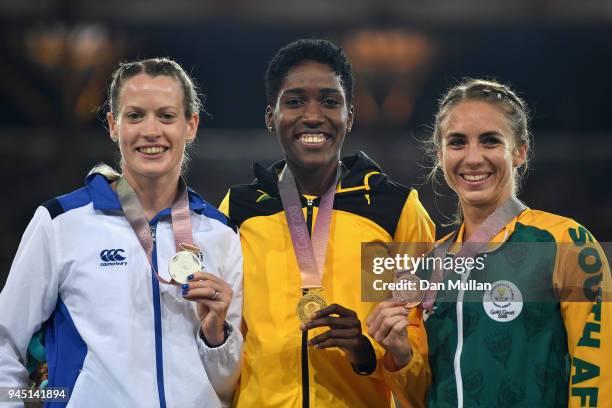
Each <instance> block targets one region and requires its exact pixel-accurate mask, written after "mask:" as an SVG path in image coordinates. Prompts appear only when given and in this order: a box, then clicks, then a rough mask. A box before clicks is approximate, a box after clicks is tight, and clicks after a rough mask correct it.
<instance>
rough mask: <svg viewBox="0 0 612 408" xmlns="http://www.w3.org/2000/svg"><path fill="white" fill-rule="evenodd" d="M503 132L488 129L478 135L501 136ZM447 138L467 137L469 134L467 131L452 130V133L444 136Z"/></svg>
mask: <svg viewBox="0 0 612 408" xmlns="http://www.w3.org/2000/svg"><path fill="white" fill-rule="evenodd" d="M501 135H502V134H501V133H500V132H498V131H496V130H488V131H486V132H484V133H481V134H479V135H478V137H487V136H501ZM444 137H445V138H449V137H467V135H466V134H465V133H461V132H452V133H448V134H447V135H445V136H444Z"/></svg>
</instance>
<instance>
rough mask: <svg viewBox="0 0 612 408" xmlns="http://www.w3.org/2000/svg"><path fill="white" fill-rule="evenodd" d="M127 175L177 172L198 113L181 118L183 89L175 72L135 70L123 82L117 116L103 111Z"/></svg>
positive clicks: (175, 174)
mask: <svg viewBox="0 0 612 408" xmlns="http://www.w3.org/2000/svg"><path fill="white" fill-rule="evenodd" d="M107 119H108V125H109V130H110V134H111V138H112V139H113V140H116V141H118V144H119V149H120V150H121V158H122V160H121V161H122V167H123V173H124V175H125V176H126V178H128V180H130V179H132V180H136V179H139V180H143V181H145V180H149V181H150V180H158V179H167V180H173V179H175V178H178V176H179V174H180V170H181V165H182V162H183V154H184V152H185V145H186V143H187V142H188V141H192V140H193V139H194V138H195V134H196V130H197V127H198V115H197V114H194V115H192V116H191V117H190V118H188V119H187V118H185V107H184V103H183V89H182V87H181V84H180V82H179V81H177V80H176V79H174V78H173V77H170V76H166V75H159V76H155V77H151V76H149V75H147V74H138V75H136V76H134V77H132V78H130V79H127V80H126V81H125V82H124V83H123V84H122V86H121V89H120V92H119V98H118V112H117V117H115V116H114V115H113V114H112V113H110V112H109V113H108V115H107Z"/></svg>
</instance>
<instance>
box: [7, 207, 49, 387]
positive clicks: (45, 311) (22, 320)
mask: <svg viewBox="0 0 612 408" xmlns="http://www.w3.org/2000/svg"><path fill="white" fill-rule="evenodd" d="M55 244H56V243H55V242H54V240H53V239H52V233H51V217H50V215H49V212H48V210H47V209H46V208H44V207H39V208H38V209H37V210H36V212H35V213H34V217H33V218H32V220H31V221H30V224H29V225H28V227H27V229H26V230H25V233H24V234H23V237H22V239H21V243H20V244H19V248H18V249H17V254H16V255H15V259H14V260H13V265H12V266H11V270H10V272H9V276H8V279H7V281H6V285H5V286H4V289H3V290H2V292H1V293H0V311H2V312H1V313H0V387H23V386H26V385H28V382H29V379H28V371H27V370H26V367H25V364H26V357H27V348H28V344H29V343H30V340H31V338H32V335H33V334H34V333H35V332H36V331H37V330H38V329H40V327H41V324H42V323H43V322H44V321H46V320H47V319H48V318H49V317H50V316H51V313H52V312H53V310H54V309H55V305H56V302H57V296H58V286H59V285H58V281H59V279H58V274H57V271H56V270H54V262H53V260H54V259H55V256H56V255H55V249H54V245H55Z"/></svg>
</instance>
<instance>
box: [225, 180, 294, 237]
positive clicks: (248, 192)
mask: <svg viewBox="0 0 612 408" xmlns="http://www.w3.org/2000/svg"><path fill="white" fill-rule="evenodd" d="M224 206H225V208H224V212H227V214H228V216H229V218H230V219H231V220H232V222H234V223H235V225H237V226H238V227H240V225H242V223H243V222H245V221H246V220H248V219H250V218H252V217H257V216H269V215H274V214H277V213H280V212H282V211H283V204H282V201H281V199H280V197H279V196H278V191H277V190H274V191H272V189H270V188H269V186H263V185H261V184H260V183H258V182H253V183H252V184H240V185H236V186H233V187H231V188H230V190H229V193H228V195H227V197H226V199H225V200H224Z"/></svg>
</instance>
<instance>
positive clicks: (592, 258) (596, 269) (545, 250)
mask: <svg viewBox="0 0 612 408" xmlns="http://www.w3.org/2000/svg"><path fill="white" fill-rule="evenodd" d="M462 236H463V227H462V228H461V229H460V230H459V232H458V234H457V237H458V238H457V242H456V243H455V244H454V247H453V248H452V250H451V251H450V253H451V254H452V253H453V252H455V253H456V251H457V250H458V249H459V246H460V245H461V237H462ZM446 239H449V237H446V238H444V239H443V240H441V242H443V241H445V240H446ZM486 255H487V257H486V260H485V261H484V269H482V270H479V271H476V270H472V271H471V272H470V274H469V279H474V280H476V281H479V282H490V283H493V286H494V287H498V288H502V289H503V288H504V287H505V288H506V289H508V288H512V289H508V291H509V290H511V291H512V296H513V297H514V301H515V302H514V303H513V304H512V307H509V306H510V304H508V303H505V302H506V300H503V299H505V298H504V296H506V297H509V294H508V293H505V292H504V291H500V292H499V296H500V297H495V299H497V303H494V304H493V305H494V307H491V306H490V304H486V303H484V299H485V292H484V291H469V292H471V293H469V295H468V292H467V291H466V292H465V296H466V299H467V296H470V297H471V300H467V301H463V302H460V303H459V302H454V301H443V300H440V299H441V292H438V298H437V299H436V302H435V304H434V308H433V313H431V314H430V315H428V317H427V319H426V320H425V324H424V326H425V328H424V329H425V330H426V332H427V334H426V336H425V335H424V333H422V334H421V338H427V341H426V343H427V347H425V346H421V347H420V350H419V351H420V352H421V354H422V356H421V357H422V358H419V359H416V360H415V361H412V362H410V363H409V364H408V365H407V366H406V367H405V368H404V369H402V370H401V371H398V372H396V373H394V376H395V379H396V382H395V384H393V387H392V388H393V390H394V392H396V394H397V395H399V396H400V397H402V398H400V399H404V398H406V399H411V400H414V399H415V398H416V397H419V398H422V403H424V402H425V401H427V405H428V406H430V407H454V406H457V405H458V404H459V403H460V401H463V404H462V405H463V406H466V407H476V406H482V407H493V406H496V407H501V406H509V407H510V406H512V407H536V406H537V407H561V406H563V407H565V406H570V407H581V406H587V407H608V406H610V404H612V358H611V353H612V334H611V332H610V330H612V302H611V300H612V299H610V294H611V291H612V279H611V276H610V268H609V266H608V262H607V260H606V256H605V254H604V252H603V249H602V248H601V246H600V245H599V244H598V243H597V241H596V240H595V239H594V238H593V236H592V235H591V234H590V233H589V232H588V231H587V230H586V229H585V228H584V227H583V226H581V225H580V224H578V223H576V222H575V221H573V220H571V219H569V218H564V217H560V216H557V215H554V214H550V213H546V212H543V211H537V210H532V209H526V210H524V211H523V212H522V213H521V214H519V215H518V216H517V217H516V218H514V219H513V220H512V221H511V222H509V223H508V224H507V225H506V226H505V228H504V229H502V231H500V232H499V233H498V234H497V236H495V237H494V238H493V239H492V244H491V250H490V251H486ZM450 275H455V274H450ZM447 276H449V275H447ZM455 279H456V278H455ZM495 282H497V283H498V285H497V286H496V285H495ZM447 291H448V289H447ZM494 291H495V289H493V291H492V293H494V295H495V296H497V295H496V294H495V292H494ZM506 292H507V291H506ZM447 294H448V292H447ZM518 294H521V297H520V298H519V297H518V296H517V295H518ZM489 299H490V298H489ZM499 299H502V300H499ZM517 299H524V301H519V302H516V300H517ZM504 307H508V308H509V309H512V310H513V311H512V312H511V313H513V315H512V317H513V318H509V319H506V320H504V319H500V318H499V316H500V315H499V314H497V313H496V312H501V311H503V310H502V309H503V308H504ZM514 314H515V315H514ZM420 316H421V314H420V313H419V314H417V315H414V316H412V317H413V318H418V317H420ZM508 316H510V315H508ZM421 322H422V319H421ZM415 326H419V323H418V322H416V323H414V324H413V328H414V327H415ZM420 329H421V330H423V326H422V325H421V326H420ZM427 350H428V352H427ZM428 383H429V385H428ZM402 390H403V391H402Z"/></svg>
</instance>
